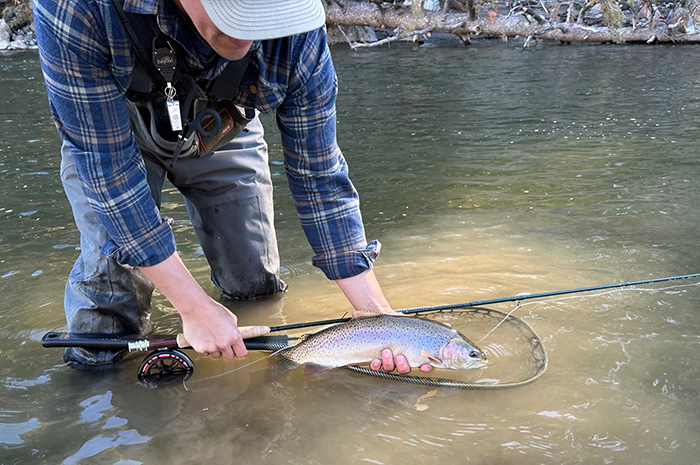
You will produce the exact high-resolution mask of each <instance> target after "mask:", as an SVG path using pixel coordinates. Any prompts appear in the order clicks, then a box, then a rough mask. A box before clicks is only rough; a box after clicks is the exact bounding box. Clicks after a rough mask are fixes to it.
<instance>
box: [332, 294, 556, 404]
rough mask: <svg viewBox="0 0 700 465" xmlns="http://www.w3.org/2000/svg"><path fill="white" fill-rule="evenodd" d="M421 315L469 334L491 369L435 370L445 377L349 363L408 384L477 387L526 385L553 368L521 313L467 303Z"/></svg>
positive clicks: (535, 334) (500, 387) (360, 371)
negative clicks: (404, 373) (400, 372)
mask: <svg viewBox="0 0 700 465" xmlns="http://www.w3.org/2000/svg"><path fill="white" fill-rule="evenodd" d="M408 318H415V317H408ZM421 318H427V319H431V320H434V321H438V322H441V323H447V324H449V325H450V326H452V328H454V329H456V330H457V331H459V332H461V333H462V334H464V335H465V336H466V337H467V338H469V339H470V340H471V341H472V342H474V343H475V344H476V345H477V346H478V347H479V348H480V349H481V350H482V351H484V353H485V354H486V358H487V360H488V363H487V364H486V366H485V368H481V369H477V370H471V371H458V370H434V371H433V372H432V374H433V375H434V374H435V373H436V371H439V374H440V375H441V377H440V378H436V377H433V376H431V375H430V374H425V375H424V374H422V373H421V374H418V375H401V374H395V373H386V372H383V371H374V370H371V369H369V368H365V367H358V366H346V367H343V368H345V369H347V370H351V371H354V372H356V373H361V374H364V375H369V376H375V377H378V378H383V379H389V380H393V381H401V382H404V383H412V384H419V385H423V386H439V387H448V388H455V389H475V390H476V389H479V390H499V389H512V388H517V387H521V386H526V385H528V384H530V383H533V382H535V381H537V380H538V379H539V378H540V377H541V376H542V375H543V374H544V372H545V371H546V370H547V363H548V362H547V352H546V351H545V349H544V346H543V345H542V340H541V339H540V338H539V336H538V335H537V333H536V332H535V330H534V329H532V327H531V326H530V325H529V324H528V323H527V322H525V321H523V320H522V319H520V318H518V317H517V316H514V315H512V314H508V313H505V312H502V311H500V310H496V309H493V308H486V307H470V306H465V307H457V308H450V309H447V310H445V309H436V310H435V311H432V312H431V311H428V310H426V311H425V312H423V311H421ZM414 371H416V370H415V369H414ZM442 376H444V377H442Z"/></svg>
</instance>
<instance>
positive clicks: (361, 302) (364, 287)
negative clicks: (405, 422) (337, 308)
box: [336, 270, 433, 374]
mask: <svg viewBox="0 0 700 465" xmlns="http://www.w3.org/2000/svg"><path fill="white" fill-rule="evenodd" d="M336 283H338V287H340V289H341V290H342V291H343V294H345V296H346V297H347V298H348V300H349V301H350V303H351V304H352V306H353V307H354V308H355V310H356V311H355V313H354V316H355V317H358V316H362V315H367V314H368V313H385V314H388V315H403V314H402V313H398V312H396V311H394V310H392V308H391V305H389V302H388V301H387V300H386V298H385V297H384V293H383V292H382V289H381V287H380V286H379V282H378V281H377V278H376V276H375V274H374V271H372V270H367V271H365V272H363V273H360V274H359V275H357V276H353V277H351V278H345V279H339V280H337V281H336ZM370 368H371V369H373V370H379V369H383V370H384V371H387V372H389V371H394V369H396V370H397V371H398V372H399V373H401V374H406V373H409V372H410V371H411V367H410V365H409V364H408V361H407V360H406V357H405V356H403V355H402V354H397V355H396V357H394V354H393V353H392V352H391V350H390V349H384V350H383V351H382V353H381V358H376V359H374V360H372V362H371V363H370ZM432 369H433V367H432V366H430V364H429V363H426V364H423V365H421V367H420V370H421V371H422V372H424V373H428V372H429V371H431V370H432Z"/></svg>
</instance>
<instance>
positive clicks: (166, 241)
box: [101, 217, 176, 266]
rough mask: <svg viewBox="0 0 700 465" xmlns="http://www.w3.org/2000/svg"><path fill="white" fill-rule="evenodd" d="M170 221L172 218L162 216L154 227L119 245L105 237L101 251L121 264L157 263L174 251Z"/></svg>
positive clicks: (173, 237)
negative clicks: (161, 219)
mask: <svg viewBox="0 0 700 465" xmlns="http://www.w3.org/2000/svg"><path fill="white" fill-rule="evenodd" d="M172 222H173V220H172V218H167V217H166V218H163V221H162V222H161V223H160V225H158V226H157V227H156V228H155V229H153V230H152V231H149V232H148V233H147V234H145V235H143V236H141V237H139V238H138V239H134V240H133V241H131V242H129V243H126V244H122V245H121V246H120V245H118V244H117V243H116V242H114V241H113V240H112V239H107V241H106V242H105V243H104V244H102V248H101V251H102V253H103V254H104V255H107V256H108V257H110V258H112V259H114V260H116V261H117V262H119V263H120V264H122V265H129V266H153V265H157V264H158V263H160V262H162V261H163V260H165V259H166V258H168V257H170V256H171V255H172V254H173V253H175V250H176V246H175V236H174V235H173V231H172V229H171V227H170V225H171V224H172Z"/></svg>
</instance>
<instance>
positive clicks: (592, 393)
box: [0, 41, 700, 465]
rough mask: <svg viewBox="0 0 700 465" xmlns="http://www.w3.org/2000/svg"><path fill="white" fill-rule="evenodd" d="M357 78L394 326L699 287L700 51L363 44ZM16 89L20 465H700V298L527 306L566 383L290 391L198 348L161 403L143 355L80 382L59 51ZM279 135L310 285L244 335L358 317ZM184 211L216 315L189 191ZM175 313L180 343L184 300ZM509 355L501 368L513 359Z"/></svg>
mask: <svg viewBox="0 0 700 465" xmlns="http://www.w3.org/2000/svg"><path fill="white" fill-rule="evenodd" d="M334 59H335V63H336V67H337V69H338V75H339V79H340V83H341V93H340V96H339V100H338V138H339V141H340V144H341V147H342V148H343V149H344V152H345V155H346V157H347V159H348V162H349V164H350V168H351V174H352V177H353V181H354V182H355V184H356V186H357V188H358V190H359V191H360V193H361V198H362V206H363V215H364V220H365V224H366V228H367V232H368V236H369V238H370V239H379V240H380V241H382V243H383V245H384V247H383V251H382V255H381V257H380V259H379V260H378V261H377V264H376V272H377V275H378V276H379V279H380V281H381V283H382V285H383V287H384V290H385V292H386V294H387V296H388V298H389V300H390V302H391V303H392V305H393V306H394V307H396V308H406V307H418V306H435V305H446V304H454V303H460V302H471V301H476V300H485V299H496V298H501V297H507V296H514V295H518V294H521V293H539V292H547V291H555V290H561V289H570V288H577V287H586V286H594V285H602V284H611V283H618V282H626V281H634V280H644V279H649V278H659V277H665V276H674V275H683V274H689V273H696V272H700V243H699V242H700V241H699V240H698V233H699V232H700V231H699V230H698V229H699V228H698V224H699V221H700V185H699V184H698V176H699V175H700V155H699V154H698V146H699V143H700V136H699V135H698V134H699V133H698V121H700V118H699V115H698V113H699V110H700V102H699V100H698V95H699V91H700V83H699V82H698V76H700V64H699V63H700V50H699V49H698V48H696V47H672V46H671V47H633V46H619V47H612V46H577V45H574V46H559V45H553V44H549V45H538V46H536V47H533V48H529V49H522V48H521V47H520V46H519V45H518V44H514V43H502V42H500V41H498V42H496V41H493V42H486V43H476V44H475V45H473V46H471V47H468V48H464V47H458V48H452V47H423V48H411V47H395V48H392V49H390V50H387V49H385V50H374V49H373V50H365V51H362V52H352V51H349V50H347V49H345V48H338V49H335V50H334ZM0 86H1V91H0V134H1V136H2V137H1V138H0V224H1V225H2V226H1V227H0V296H1V297H0V299H1V300H0V302H1V304H0V335H1V337H0V381H1V383H0V463H1V464H14V463H23V464H24V463H27V464H30V463H31V464H34V463H36V464H88V463H89V464H98V463H99V464H103V463H104V464H129V465H131V464H138V463H143V464H152V463H212V464H214V463H216V464H228V463H261V464H262V463H265V464H268V463H269V464H278V463H293V464H327V463H338V464H346V463H347V464H350V463H353V464H355V463H373V464H398V463H421V464H422V463H438V461H439V463H446V464H447V463H449V464H453V463H475V464H511V463H513V464H515V463H518V464H561V463H565V464H577V463H581V464H608V463H624V464H630V463H637V464H661V463H674V464H693V463H700V459H698V456H697V450H698V439H697V438H698V437H700V420H699V418H700V407H698V403H697V399H698V395H699V394H700V392H699V391H700V362H698V360H699V358H700V357H699V356H700V317H699V316H698V306H699V304H700V289H698V288H697V285H696V283H697V281H698V280H692V279H691V280H683V281H674V282H667V283H659V284H653V285H645V286H639V287H637V288H636V289H628V290H617V291H615V292H591V293H585V294H573V295H567V296H560V297H558V298H549V299H545V298H543V299H536V300H528V301H523V305H522V307H520V308H518V309H517V310H516V312H515V314H516V315H518V316H520V317H521V318H523V320H524V321H526V322H528V323H529V324H530V325H531V326H532V327H533V329H534V330H536V331H537V333H538V334H539V335H540V337H541V338H542V340H543V341H544V344H545V347H546V349H547V352H548V355H549V369H548V371H547V373H546V374H545V375H544V377H543V378H541V379H540V380H538V381H537V382H535V383H534V384H531V385H529V386H526V387H521V388H517V389H512V390H505V391H495V392H490V391H462V390H450V389H444V388H439V389H435V388H430V387H422V386H416V385H410V384H404V383H397V382H391V381H385V380H380V379H376V378H370V377H365V376H362V375H359V374H355V373H351V372H348V371H345V370H332V371H329V372H326V373H323V374H320V375H317V376H307V375H306V374H305V372H304V370H303V369H298V370H294V371H292V372H289V373H287V374H285V375H283V376H280V377H273V376H271V372H272V364H271V363H270V361H269V360H267V359H264V360H263V357H264V356H265V354H264V353H261V352H255V353H251V355H250V356H249V357H248V359H247V360H245V361H235V362H226V361H213V360H209V359H199V358H196V357H194V354H191V355H193V357H194V360H195V365H196V369H195V373H194V376H193V377H192V379H190V380H189V381H188V382H187V384H186V386H175V387H172V388H168V389H160V390H149V389H146V388H144V387H143V386H141V385H140V384H139V383H138V381H137V379H136V369H137V367H138V364H139V363H140V360H139V359H138V358H134V359H131V360H130V361H128V362H126V363H125V364H124V365H123V366H122V367H121V369H119V370H116V371H111V372H107V373H83V372H76V371H73V370H71V369H69V368H67V367H65V366H63V364H62V357H61V352H60V350H59V349H44V348H42V347H41V344H40V339H41V336H42V335H43V334H44V333H46V332H47V331H54V330H61V329H63V328H64V324H65V320H64V317H63V310H62V293H63V291H62V289H63V283H64V280H65V278H66V276H67V275H68V272H69V270H70V267H71V265H72V261H73V260H74V259H75V258H76V256H77V254H78V250H77V248H78V244H79V240H78V234H77V231H76V228H75V226H74V225H73V224H72V217H71V212H70V209H69V206H68V204H67V201H66V200H65V197H64V195H63V193H62V190H61V186H60V182H59V180H58V164H59V163H58V152H59V145H60V143H59V140H58V137H57V135H56V132H55V129H54V128H53V126H52V123H51V121H50V117H49V113H48V105H47V102H46V95H45V91H44V89H43V82H42V78H41V74H40V70H39V63H38V59H37V55H36V54H35V53H16V54H11V55H3V56H0ZM265 123H266V127H268V136H269V137H268V139H269V143H270V151H271V157H272V169H273V172H274V179H275V182H276V186H277V190H276V202H277V211H276V215H277V227H278V233H279V242H280V249H281V254H282V265H283V273H284V279H285V280H286V281H287V282H288V283H289V285H290V290H289V292H288V293H287V294H286V295H284V296H283V297H281V298H277V299H272V300H269V301H264V302H256V303H248V304H242V303H230V302H227V305H228V306H229V307H230V308H231V309H232V310H233V311H235V312H236V313H237V314H238V315H239V317H240V319H241V321H242V322H243V323H244V324H261V323H262V324H270V325H279V324H285V323H292V322H300V321H312V320H317V319H325V318H335V317H339V316H342V315H343V314H344V313H345V312H347V311H349V310H350V309H349V306H348V304H347V303H346V301H345V300H344V298H343V297H342V295H341V294H340V292H339V291H338V290H337V288H336V287H335V285H334V284H333V283H330V282H327V281H326V280H325V278H323V276H322V275H321V274H320V272H319V271H318V270H316V269H315V268H313V267H312V266H311V264H310V256H311V251H310V248H309V246H308V245H307V244H306V242H305V240H304V238H303V234H302V232H301V228H300V227H299V225H298V220H297V219H296V217H295V213H294V211H293V208H292V203H291V200H290V196H289V193H288V190H287V187H286V181H285V179H284V173H283V166H282V157H281V150H280V145H279V142H278V136H277V134H276V132H275V129H274V127H273V126H274V119H273V118H272V117H266V118H265ZM163 209H164V210H165V211H167V214H168V215H170V216H173V217H174V218H175V220H176V222H175V230H176V235H177V239H178V244H179V248H180V251H181V253H182V256H183V258H184V259H185V260H186V262H187V264H188V266H189V267H190V268H191V269H192V270H193V272H194V273H195V275H196V277H197V278H198V279H199V281H200V282H201V283H203V284H205V285H206V286H207V287H206V288H207V289H208V291H209V292H210V293H211V295H213V296H216V295H217V294H216V292H215V290H214V288H213V286H211V285H209V283H208V268H207V264H206V261H205V259H204V257H203V255H202V254H201V250H200V248H199V246H198V244H197V241H196V238H195V236H194V234H193V233H192V231H191V229H190V227H189V222H188V219H187V215H186V211H185V207H184V204H183V202H182V199H181V197H180V195H179V194H178V193H177V191H176V190H174V189H172V188H169V189H168V190H167V191H166V192H165V195H164V198H163ZM514 307H515V304H513V303H505V304H499V305H495V306H494V308H497V309H500V310H502V311H510V310H512V309H513V308H514ZM153 319H154V322H155V324H156V326H157V330H158V331H159V332H173V333H174V332H177V331H178V329H179V324H180V323H179V319H178V318H177V316H176V315H175V314H173V313H172V310H171V308H170V306H169V304H168V303H167V301H165V300H164V299H163V298H162V297H161V296H160V295H157V296H156V299H155V301H154V313H153ZM459 329H461V330H462V331H463V332H465V333H466V334H467V335H470V328H469V326H468V324H467V325H465V326H464V327H460V328H459ZM474 330H475V331H476V328H475V329H474ZM490 338H491V339H489V338H487V339H485V340H484V341H483V342H482V343H481V344H482V345H483V346H484V347H488V348H490V350H491V352H492V355H493V356H494V357H495V358H494V359H496V358H498V357H499V356H502V355H503V354H506V355H507V354H508V353H509V352H508V351H509V347H513V346H512V345H508V343H509V341H508V340H497V339H495V338H496V334H495V333H494V335H492V336H490ZM518 350H520V349H518ZM518 350H516V351H515V352H518ZM511 352H512V351H511ZM255 360H259V361H258V362H256V363H255V364H253V365H250V366H247V367H243V366H244V365H245V364H246V363H249V362H251V361H255ZM494 366H496V365H494ZM498 366H500V369H501V370H502V369H503V364H502V363H501V364H500V365H498ZM241 367H243V368H241ZM237 368H240V369H238V370H236V369H237ZM514 368H517V367H514ZM234 370H235V371H234ZM483 375H484V376H485V377H488V376H489V372H488V369H487V370H486V371H485V372H484V374H483Z"/></svg>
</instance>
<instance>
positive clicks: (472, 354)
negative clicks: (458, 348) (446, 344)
mask: <svg viewBox="0 0 700 465" xmlns="http://www.w3.org/2000/svg"><path fill="white" fill-rule="evenodd" d="M469 356H470V357H471V358H479V357H480V356H481V354H480V353H479V352H478V351H476V350H472V351H471V352H469Z"/></svg>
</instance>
